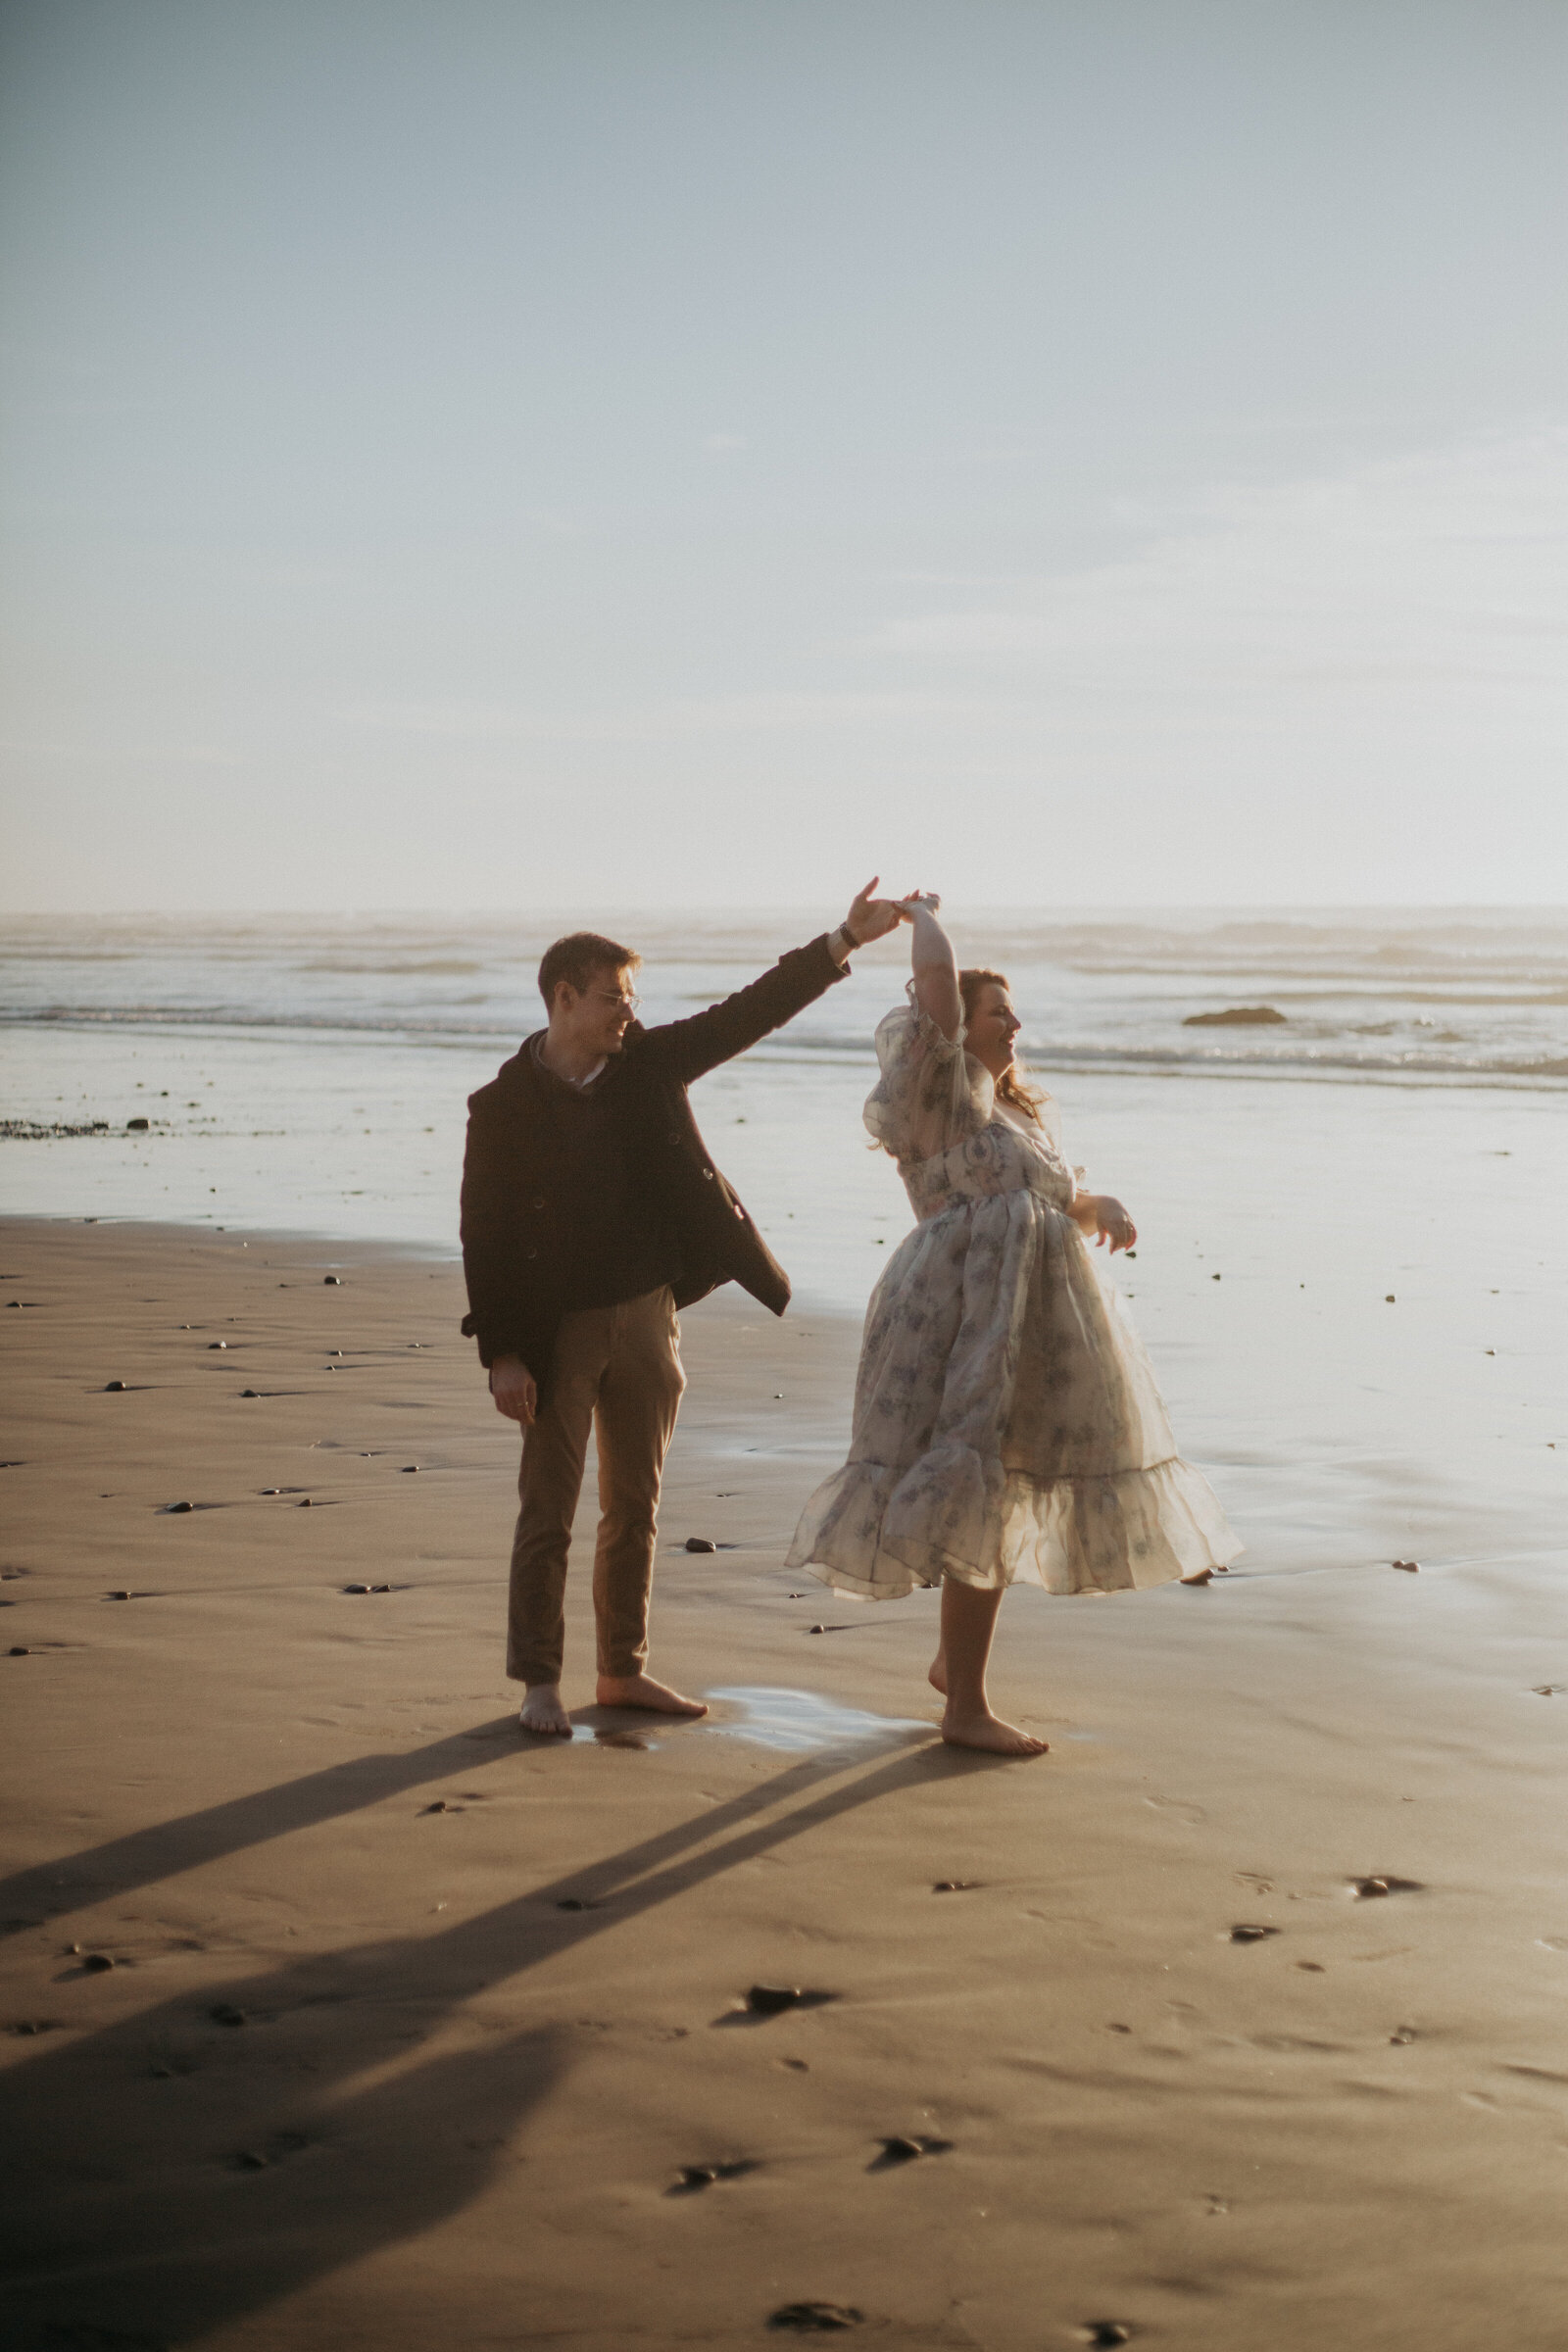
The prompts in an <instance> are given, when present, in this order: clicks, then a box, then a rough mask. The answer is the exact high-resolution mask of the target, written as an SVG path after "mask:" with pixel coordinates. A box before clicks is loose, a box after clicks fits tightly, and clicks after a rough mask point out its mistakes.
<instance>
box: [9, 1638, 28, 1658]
mask: <svg viewBox="0 0 1568 2352" xmlns="http://www.w3.org/2000/svg"><path fill="white" fill-rule="evenodd" d="M8 1654H9V1655H10V1656H11V1657H13V1658H30V1657H31V1655H32V1652H31V1650H30V1649H28V1648H26V1647H25V1644H24V1643H23V1642H13V1643H12V1644H11V1648H10V1651H9V1653H8Z"/></svg>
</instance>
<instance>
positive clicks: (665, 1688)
mask: <svg viewBox="0 0 1568 2352" xmlns="http://www.w3.org/2000/svg"><path fill="white" fill-rule="evenodd" d="M596 1696H597V1697H598V1700H599V1704H600V1705H601V1706H602V1707H646V1708H647V1709H648V1711H649V1713H650V1714H653V1715H706V1714H707V1713H708V1705H707V1702H706V1700H704V1699H701V1698H685V1697H683V1696H682V1694H681V1692H680V1691H672V1690H671V1689H670V1687H669V1685H668V1684H667V1683H656V1682H655V1680H654V1678H653V1676H652V1675H651V1674H602V1675H601V1676H600V1677H599V1689H598V1691H597V1692H596Z"/></svg>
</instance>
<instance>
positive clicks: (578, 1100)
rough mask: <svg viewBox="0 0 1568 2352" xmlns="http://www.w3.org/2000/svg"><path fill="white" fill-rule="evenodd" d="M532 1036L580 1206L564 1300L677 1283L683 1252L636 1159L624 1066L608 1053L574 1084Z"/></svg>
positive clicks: (624, 1295) (595, 1300) (613, 1297)
mask: <svg viewBox="0 0 1568 2352" xmlns="http://www.w3.org/2000/svg"><path fill="white" fill-rule="evenodd" d="M539 1044H540V1041H539V1039H538V1038H533V1039H531V1040H530V1041H529V1052H530V1054H531V1056H532V1059H533V1065H534V1069H535V1071H536V1073H537V1074H538V1077H539V1079H540V1081H541V1084H542V1089H543V1097H544V1101H545V1103H546V1105H547V1107H548V1115H549V1118H550V1122H551V1125H552V1127H553V1129H554V1131H555V1144H556V1150H557V1152H558V1153H559V1155H560V1165H561V1174H562V1181H563V1184H564V1188H565V1190H566V1191H567V1192H568V1194H569V1196H570V1198H571V1200H572V1201H573V1203H574V1208H575V1216H574V1223H575V1226H576V1234H577V1246H576V1250H575V1254H574V1256H573V1259H572V1263H571V1266H570V1268H569V1269H568V1272H567V1279H566V1295H565V1299H564V1305H565V1306H566V1308H567V1310H568V1311H569V1310H570V1309H571V1308H573V1307H584V1306H615V1305H618V1303H619V1302H620V1300H621V1299H637V1298H640V1297H641V1296H642V1294H643V1293H644V1292H645V1291H655V1290H658V1289H659V1288H660V1287H661V1285H662V1284H663V1283H666V1282H667V1283H670V1284H673V1283H674V1282H675V1281H677V1280H678V1278H679V1274H680V1250H679V1249H678V1247H677V1245H676V1243H675V1241H674V1238H673V1236H672V1235H671V1234H670V1233H669V1232H668V1230H667V1229H666V1227H665V1225H664V1222H663V1220H662V1217H661V1215H660V1213H659V1208H658V1203H657V1202H656V1201H654V1200H653V1199H652V1198H651V1197H650V1194H649V1191H648V1186H647V1180H646V1177H643V1178H641V1179H639V1177H638V1175H637V1173H636V1172H635V1171H634V1169H633V1168H632V1165H631V1160H630V1156H629V1153H628V1151H627V1148H626V1139H625V1135H624V1131H623V1128H622V1124H621V1120H620V1118H619V1116H618V1110H619V1105H618V1103H617V1101H616V1092H617V1088H616V1080H617V1078H618V1076H619V1065H618V1062H617V1061H616V1060H614V1059H613V1058H612V1059H607V1060H605V1061H604V1062H602V1063H601V1064H600V1066H599V1068H598V1069H597V1070H596V1071H595V1072H594V1073H593V1075H592V1076H591V1077H589V1078H586V1079H584V1080H583V1081H582V1082H581V1084H580V1085H574V1084H573V1083H572V1081H571V1080H570V1079H568V1078H563V1077H561V1076H560V1075H559V1073H558V1072H557V1071H555V1070H553V1069H551V1068H550V1066H549V1064H548V1063H547V1062H546V1060H545V1058H544V1056H543V1054H541V1053H540V1051H539Z"/></svg>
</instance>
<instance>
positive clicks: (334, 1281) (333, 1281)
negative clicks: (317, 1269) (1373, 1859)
mask: <svg viewBox="0 0 1568 2352" xmlns="http://www.w3.org/2000/svg"><path fill="white" fill-rule="evenodd" d="M321 1280H322V1282H323V1283H324V1284H325V1286H326V1288H327V1289H328V1290H329V1291H336V1290H341V1289H342V1287H343V1280H342V1276H341V1275H338V1274H323V1275H322V1276H321Z"/></svg>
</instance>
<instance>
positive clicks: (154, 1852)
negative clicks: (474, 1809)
mask: <svg viewBox="0 0 1568 2352" xmlns="http://www.w3.org/2000/svg"><path fill="white" fill-rule="evenodd" d="M515 1721H516V1719H515V1716H510V1715H508V1716H503V1717H501V1718H500V1719H499V1720H498V1721H497V1722H494V1723H487V1724H480V1725H478V1726H476V1727H475V1729H474V1730H473V1731H471V1732H462V1733H459V1734H458V1735H457V1736H456V1737H455V1738H452V1739H449V1740H432V1741H431V1743H430V1745H429V1746H428V1747H416V1748H413V1749H411V1750H409V1751H408V1752H407V1753H405V1754H403V1755H396V1754H392V1755H379V1756H355V1757H354V1758H353V1759H352V1760H351V1761H350V1762H349V1763H347V1764H332V1765H329V1766H328V1767H327V1768H326V1770H325V1771H324V1772H307V1773H303V1774H301V1776H300V1778H299V1779H298V1780H296V1781H281V1782H279V1784H278V1786H277V1787H276V1788H275V1789H256V1790H255V1791H254V1792H253V1793H252V1794H251V1795H249V1796H236V1797H232V1798H230V1799H229V1801H228V1802H227V1803H226V1804H221V1805H208V1806H205V1807H204V1808H203V1810H202V1811H201V1812H200V1813H186V1814H182V1815H181V1817H180V1818H179V1819H178V1820H177V1821H160V1822H155V1823H154V1824H153V1825H152V1827H151V1828H149V1829H145V1830H132V1831H131V1832H130V1834H129V1836H128V1837H125V1838H108V1839H107V1840H106V1841H105V1842H104V1844H102V1845H94V1846H89V1847H88V1848H87V1849H86V1851H85V1852H83V1853H79V1854H73V1855H72V1856H71V1857H70V1859H69V1860H65V1861H59V1862H40V1863H38V1864H37V1865H36V1866H35V1867H34V1868H33V1869H31V1870H19V1871H17V1872H15V1873H14V1874H13V1875H12V1876H11V1877H10V1878H9V1879H0V1935H15V1934H16V1933H17V1932H18V1931H19V1930H21V1929H23V1928H31V1927H37V1926H39V1925H40V1924H41V1923H42V1922H43V1921H45V1920H50V1919H61V1918H64V1917H65V1915H66V1914H67V1913H68V1912H71V1911H77V1910H80V1909H81V1908H82V1907H83V1906H84V1905H85V1904H88V1903H97V1902H102V1901H103V1900H104V1899H105V1897H106V1896H109V1895H115V1894H128V1893H129V1892H130V1890H131V1888H132V1887H150V1886H152V1885H154V1884H155V1883H156V1882H157V1881H158V1880H159V1879H172V1878H174V1877H177V1875H178V1874H179V1873H180V1872H181V1871H184V1870H196V1869H199V1868H200V1866H201V1864H202V1863H204V1862H218V1861H221V1860H222V1858H223V1856H224V1855H225V1854H236V1853H240V1852H242V1851H243V1850H244V1849H245V1848H246V1847H247V1846H252V1845H263V1844H265V1843H266V1842H267V1840H268V1839H269V1838H284V1837H287V1836H288V1834H289V1833H290V1831H292V1830H309V1829H314V1828H315V1827H316V1826H317V1825H318V1824H319V1823H320V1822H323V1821H335V1820H338V1819H339V1818H340V1817H341V1816H342V1815H343V1814H345V1813H358V1812H360V1811H361V1810H362V1809H363V1808H364V1807H365V1806H367V1805H378V1804H379V1803H380V1802H381V1800H382V1798H383V1797H388V1796H401V1795H404V1794H406V1793H407V1791H408V1790H409V1789H422V1788H425V1787H427V1786H428V1784H429V1783H430V1782H432V1781H444V1780H447V1779H449V1778H450V1777H451V1776H452V1775H453V1774H455V1773H466V1774H467V1775H468V1776H470V1777H471V1776H472V1775H473V1774H475V1773H477V1772H481V1771H482V1770H483V1769H484V1767H485V1765H487V1764H493V1763H499V1762H502V1761H504V1760H509V1759H510V1758H511V1757H513V1756H515V1754H516V1740H515V1737H514V1738H512V1739H510V1740H509V1739H508V1738H507V1735H508V1734H509V1733H513V1732H515ZM481 1741H495V1742H496V1743H497V1744H496V1745H495V1746H494V1747H492V1749H491V1752H490V1753H489V1754H488V1755H487V1754H484V1753H482V1752H481V1751H480V1749H479V1748H478V1746H477V1745H476V1743H477V1742H481ZM503 1742H504V1744H503Z"/></svg>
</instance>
